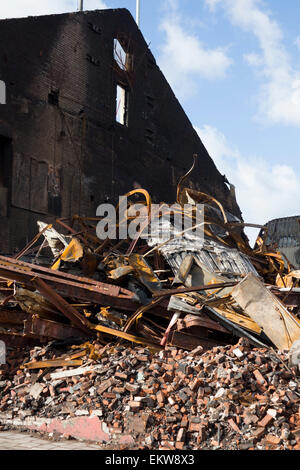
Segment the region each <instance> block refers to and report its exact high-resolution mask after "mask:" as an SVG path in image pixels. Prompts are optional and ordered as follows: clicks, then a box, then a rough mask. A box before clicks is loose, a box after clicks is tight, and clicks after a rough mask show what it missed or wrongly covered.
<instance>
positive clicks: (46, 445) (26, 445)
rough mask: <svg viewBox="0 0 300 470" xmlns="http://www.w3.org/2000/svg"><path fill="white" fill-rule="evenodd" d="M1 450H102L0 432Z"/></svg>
mask: <svg viewBox="0 0 300 470" xmlns="http://www.w3.org/2000/svg"><path fill="white" fill-rule="evenodd" d="M1 450H101V448H100V446H97V445H93V444H86V443H85V442H79V441H76V442H74V441H63V442H53V441H47V440H43V439H40V438H38V437H33V436H30V435H29V434H25V433H19V432H6V431H4V432H0V451H1Z"/></svg>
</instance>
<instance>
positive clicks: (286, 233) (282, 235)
mask: <svg viewBox="0 0 300 470" xmlns="http://www.w3.org/2000/svg"><path fill="white" fill-rule="evenodd" d="M266 225H267V227H268V233H267V237H266V245H273V244H274V243H275V244H276V245H277V246H278V248H279V251H280V252H281V253H282V254H284V255H285V256H286V257H287V259H288V260H289V261H290V263H292V264H293V265H294V266H295V268H297V269H298V268H300V215H299V216H296V217H285V218H283V219H275V220H271V221H270V222H268V223H267V224H266Z"/></svg>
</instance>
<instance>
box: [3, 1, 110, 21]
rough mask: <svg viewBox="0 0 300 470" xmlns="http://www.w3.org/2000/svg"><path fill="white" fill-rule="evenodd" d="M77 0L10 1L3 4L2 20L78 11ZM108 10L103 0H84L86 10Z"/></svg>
mask: <svg viewBox="0 0 300 470" xmlns="http://www.w3.org/2000/svg"><path fill="white" fill-rule="evenodd" d="M77 5H78V2H77V0H10V1H9V2H4V1H2V2H1V8H0V18H21V17H26V16H39V15H50V14H54V13H66V12H71V11H76V10H77ZM104 8H108V7H107V5H106V3H105V2H104V1H103V0H84V9H85V10H96V9H98V10H101V9H104Z"/></svg>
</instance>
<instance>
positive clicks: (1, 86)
mask: <svg viewBox="0 0 300 470" xmlns="http://www.w3.org/2000/svg"><path fill="white" fill-rule="evenodd" d="M0 104H6V86H5V82H3V80H0Z"/></svg>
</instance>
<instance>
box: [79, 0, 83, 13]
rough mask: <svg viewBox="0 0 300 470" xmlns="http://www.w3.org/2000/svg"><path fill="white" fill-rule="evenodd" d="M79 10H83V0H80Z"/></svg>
mask: <svg viewBox="0 0 300 470" xmlns="http://www.w3.org/2000/svg"><path fill="white" fill-rule="evenodd" d="M78 10H79V11H83V0H78Z"/></svg>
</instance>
